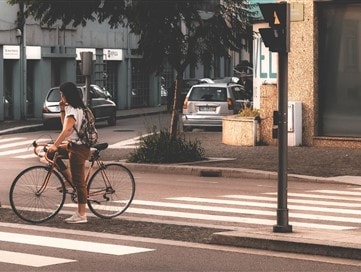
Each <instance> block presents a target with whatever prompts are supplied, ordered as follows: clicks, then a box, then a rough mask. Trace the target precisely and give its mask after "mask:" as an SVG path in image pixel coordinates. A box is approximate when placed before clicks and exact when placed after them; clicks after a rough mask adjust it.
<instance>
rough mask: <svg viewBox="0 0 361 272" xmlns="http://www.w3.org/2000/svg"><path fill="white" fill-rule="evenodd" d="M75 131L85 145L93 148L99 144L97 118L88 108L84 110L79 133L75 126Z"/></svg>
mask: <svg viewBox="0 0 361 272" xmlns="http://www.w3.org/2000/svg"><path fill="white" fill-rule="evenodd" d="M74 129H75V131H76V133H77V134H78V137H79V139H80V141H81V142H82V143H83V144H85V145H87V146H89V147H92V146H94V145H95V144H96V143H97V142H98V131H97V129H96V127H95V118H94V115H93V113H92V111H91V110H90V109H89V108H88V107H86V108H85V109H83V118H82V120H81V126H80V129H79V131H78V130H77V129H76V128H75V126H74Z"/></svg>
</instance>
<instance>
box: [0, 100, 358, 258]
mask: <svg viewBox="0 0 361 272" xmlns="http://www.w3.org/2000/svg"><path fill="white" fill-rule="evenodd" d="M165 110H166V108H165V107H164V106H160V107H154V108H141V109H132V110H122V111H118V112H117V119H121V118H126V117H131V116H141V115H148V114H159V113H161V112H163V111H165ZM41 128H42V123H41V120H33V119H32V120H27V121H8V122H0V135H6V134H11V133H18V132H24V131H31V130H39V129H41ZM126 165H127V166H128V167H129V168H130V169H131V170H134V171H135V169H136V170H137V171H153V172H158V173H173V174H175V175H177V173H179V174H180V173H181V174H190V175H201V176H212V177H217V176H221V177H236V178H238V177H241V178H245V179H252V178H258V179H272V180H277V173H276V172H272V171H261V170H251V169H242V168H236V167H219V166H217V163H215V164H212V165H211V166H210V165H202V164H200V163H193V164H180V165H147V164H128V163H127V164H126ZM221 165H222V164H221ZM288 180H289V181H308V182H331V183H335V182H342V183H347V184H353V185H361V178H360V177H357V176H356V177H355V176H349V177H347V176H346V177H316V176H306V175H290V174H289V175H288ZM275 223H276V222H275ZM211 243H214V244H221V245H229V246H239V247H249V248H257V249H266V250H273V251H284V252H293V253H304V254H313V255H323V256H330V257H339V258H350V259H358V260H361V229H356V230H347V231H345V230H344V231H329V230H323V229H311V228H293V232H291V233H275V232H273V226H268V227H264V226H259V227H257V228H253V229H251V228H242V229H238V230H236V231H227V232H222V233H215V234H213V238H212V241H211Z"/></svg>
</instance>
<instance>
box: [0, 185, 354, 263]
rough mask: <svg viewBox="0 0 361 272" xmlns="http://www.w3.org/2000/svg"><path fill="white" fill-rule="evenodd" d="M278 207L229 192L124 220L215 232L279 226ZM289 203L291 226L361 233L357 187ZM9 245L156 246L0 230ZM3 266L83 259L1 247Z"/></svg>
mask: <svg viewBox="0 0 361 272" xmlns="http://www.w3.org/2000/svg"><path fill="white" fill-rule="evenodd" d="M276 203H277V193H276V192H273V191H270V192H264V193H260V194H258V195H246V194H226V195H219V196H216V197H211V198H207V197H196V196H176V197H168V198H163V199H159V200H144V199H135V200H133V202H132V205H131V207H130V208H129V209H128V210H127V211H126V213H125V214H124V215H122V216H121V217H126V218H127V219H132V220H140V219H141V220H142V221H144V220H149V221H155V222H165V221H167V222H168V223H169V222H172V221H173V222H174V223H179V222H183V224H189V225H203V226H208V227H214V228H215V229H216V228H225V229H226V228H229V229H236V228H244V227H252V228H253V227H259V226H270V227H272V226H273V225H275V223H276V209H277V204H276ZM288 204H289V205H288V208H289V217H290V224H291V225H292V226H293V229H294V230H297V228H298V227H300V228H301V227H302V228H310V229H312V230H315V229H320V230H321V231H322V230H332V231H348V230H355V229H359V228H360V226H361V211H360V207H361V190H360V189H359V188H356V187H355V188H352V187H346V188H345V189H344V190H309V191H302V192H292V191H291V192H289V193H288ZM74 207H76V205H75V204H71V203H67V204H66V205H65V206H64V208H63V210H62V212H68V211H67V210H68V209H69V210H73V209H74ZM0 225H1V223H0ZM4 242H6V243H20V244H25V245H33V246H39V247H43V248H44V247H49V248H57V249H62V250H72V251H74V250H75V251H81V252H90V253H97V254H111V255H125V254H137V253H144V252H150V251H154V249H152V248H144V247H134V246H125V245H114V244H108V243H100V242H97V243H95V242H89V241H78V240H74V239H68V238H54V237H47V236H36V235H30V234H19V233H10V232H1V231H0V244H1V243H4ZM44 252H46V251H44ZM28 260H31V261H28ZM1 262H3V263H14V264H19V265H22V266H36V267H41V266H51V265H56V264H66V263H72V262H77V260H76V259H72V258H71V259H67V258H59V257H57V256H47V255H46V254H45V256H41V255H37V254H29V253H22V252H14V251H6V250H1V247H0V263H1Z"/></svg>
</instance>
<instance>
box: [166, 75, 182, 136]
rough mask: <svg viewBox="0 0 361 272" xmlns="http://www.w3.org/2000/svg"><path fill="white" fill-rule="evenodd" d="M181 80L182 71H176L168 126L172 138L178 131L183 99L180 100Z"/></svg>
mask: <svg viewBox="0 0 361 272" xmlns="http://www.w3.org/2000/svg"><path fill="white" fill-rule="evenodd" d="M182 81H183V72H179V71H177V77H176V81H175V87H174V100H173V107H172V117H171V120H170V128H169V133H170V135H171V137H173V138H175V137H176V136H177V133H178V121H179V113H180V112H181V109H182V104H181V102H183V101H180V94H181V86H182Z"/></svg>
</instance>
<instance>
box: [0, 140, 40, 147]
mask: <svg viewBox="0 0 361 272" xmlns="http://www.w3.org/2000/svg"><path fill="white" fill-rule="evenodd" d="M32 143H33V141H31V140H26V141H20V142H19V141H17V142H14V143H8V144H2V145H1V146H0V149H5V148H11V147H14V146H19V145H27V146H29V147H32Z"/></svg>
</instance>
